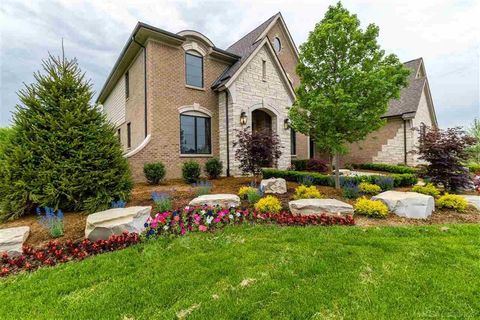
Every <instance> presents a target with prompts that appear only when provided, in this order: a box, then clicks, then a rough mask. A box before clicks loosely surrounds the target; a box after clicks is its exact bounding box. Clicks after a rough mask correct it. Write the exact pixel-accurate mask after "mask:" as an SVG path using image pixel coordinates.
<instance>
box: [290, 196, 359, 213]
mask: <svg viewBox="0 0 480 320" xmlns="http://www.w3.org/2000/svg"><path fill="white" fill-rule="evenodd" d="M288 206H289V208H290V212H291V213H293V214H301V215H309V214H322V213H330V214H332V213H334V214H339V213H340V214H353V207H352V206H351V205H350V204H348V203H345V202H342V201H339V200H336V199H299V200H294V201H290V202H289V203H288Z"/></svg>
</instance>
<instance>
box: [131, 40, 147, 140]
mask: <svg viewBox="0 0 480 320" xmlns="http://www.w3.org/2000/svg"><path fill="white" fill-rule="evenodd" d="M132 41H133V42H135V43H136V44H138V45H139V46H140V47H142V48H143V88H144V92H143V94H144V103H145V106H144V112H145V137H147V135H148V128H147V123H148V121H147V120H148V118H147V117H148V114H147V48H145V46H144V45H143V44H141V43H140V42H138V41H137V40H136V39H135V35H133V36H132Z"/></svg>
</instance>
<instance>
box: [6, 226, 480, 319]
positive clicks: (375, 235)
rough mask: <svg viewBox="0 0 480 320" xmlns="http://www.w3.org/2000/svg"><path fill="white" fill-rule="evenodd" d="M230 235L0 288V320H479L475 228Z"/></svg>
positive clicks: (123, 254) (94, 261)
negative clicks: (422, 319)
mask: <svg viewBox="0 0 480 320" xmlns="http://www.w3.org/2000/svg"><path fill="white" fill-rule="evenodd" d="M441 227H442V226H438V225H436V226H428V227H382V228H366V229H362V228H360V227H307V228H298V227H278V226H268V225H263V226H261V225H257V226H247V225H245V226H232V227H228V228H226V229H224V230H219V231H217V232H216V233H207V234H205V233H202V234H200V233H196V234H190V235H188V236H185V237H182V238H161V239H156V240H152V241H149V242H147V243H144V244H141V245H138V246H135V247H131V248H128V249H126V250H123V251H118V252H114V253H109V254H104V255H100V256H97V257H94V258H89V259H87V260H85V261H82V262H76V263H67V264H65V265H62V266H58V267H55V268H46V269H41V270H39V271H37V272H35V273H32V274H22V275H18V276H14V277H10V278H7V279H5V280H0V292H1V293H2V294H1V295H0V319H14V318H15V319H17V318H23V319H25V318H28V319H52V318H55V319H59V318H61V319H150V318H153V319H174V318H176V317H180V318H181V317H183V316H186V317H187V318H188V319H234V318H235V319H269V318H276V319H342V318H345V319H351V318H359V319H387V318H395V319H412V318H442V317H445V318H478V317H480V296H479V295H478V288H480V237H479V236H478V235H479V234H480V226H479V225H450V226H448V228H449V229H448V230H446V231H442V229H441Z"/></svg>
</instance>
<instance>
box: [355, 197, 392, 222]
mask: <svg viewBox="0 0 480 320" xmlns="http://www.w3.org/2000/svg"><path fill="white" fill-rule="evenodd" d="M354 209H355V213H356V214H360V215H364V216H367V217H372V218H385V217H386V216H387V215H388V207H387V205H386V204H385V203H383V202H382V201H380V200H369V199H367V198H365V197H362V198H360V199H358V200H357V202H356V203H355V205H354Z"/></svg>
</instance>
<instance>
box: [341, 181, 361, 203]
mask: <svg viewBox="0 0 480 320" xmlns="http://www.w3.org/2000/svg"><path fill="white" fill-rule="evenodd" d="M342 195H343V197H344V198H347V199H356V198H358V197H359V196H360V191H359V190H358V185H357V184H356V183H355V182H354V181H345V182H344V183H343V186H342Z"/></svg>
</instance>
